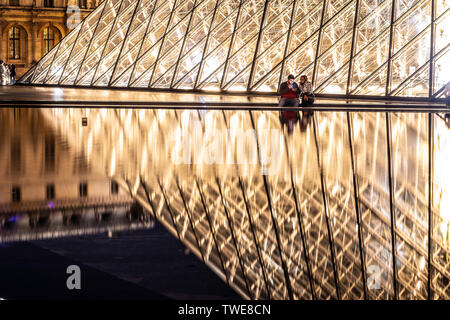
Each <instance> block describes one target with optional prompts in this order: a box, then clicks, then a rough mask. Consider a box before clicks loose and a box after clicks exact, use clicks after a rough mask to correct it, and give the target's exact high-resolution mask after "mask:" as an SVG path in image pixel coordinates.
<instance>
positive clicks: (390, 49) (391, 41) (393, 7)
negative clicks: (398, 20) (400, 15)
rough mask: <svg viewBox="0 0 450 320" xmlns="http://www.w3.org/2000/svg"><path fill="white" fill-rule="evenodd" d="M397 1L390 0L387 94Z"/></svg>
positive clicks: (389, 84) (387, 92)
mask: <svg viewBox="0 0 450 320" xmlns="http://www.w3.org/2000/svg"><path fill="white" fill-rule="evenodd" d="M396 3H397V1H394V0H392V8H391V25H390V31H389V51H388V60H387V71H386V91H385V95H386V96H388V95H389V91H390V89H391V64H392V55H393V52H394V22H395V14H396V10H395V8H396V6H395V4H396Z"/></svg>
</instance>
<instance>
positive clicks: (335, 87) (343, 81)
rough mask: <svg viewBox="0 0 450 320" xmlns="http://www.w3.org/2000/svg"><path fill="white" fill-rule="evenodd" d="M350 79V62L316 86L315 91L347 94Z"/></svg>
mask: <svg viewBox="0 0 450 320" xmlns="http://www.w3.org/2000/svg"><path fill="white" fill-rule="evenodd" d="M347 81H348V64H347V65H345V66H343V67H342V68H341V70H340V71H338V72H337V73H335V74H334V75H333V76H331V78H330V79H328V80H327V81H325V82H323V83H322V84H320V87H316V90H315V92H318V93H329V94H346V93H347Z"/></svg>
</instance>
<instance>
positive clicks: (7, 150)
mask: <svg viewBox="0 0 450 320" xmlns="http://www.w3.org/2000/svg"><path fill="white" fill-rule="evenodd" d="M0 177H1V180H0V242H2V241H14V240H19V239H23V240H24V239H36V238H49V237H58V236H64V235H75V234H86V233H97V232H106V231H108V232H109V233H112V232H114V231H118V230H122V229H129V228H138V227H143V226H148V225H149V222H150V221H149V215H148V214H147V212H144V211H143V210H142V209H141V208H140V207H139V206H137V205H136V204H134V202H133V200H132V198H131V197H130V195H129V193H128V192H126V191H124V190H123V189H121V188H119V186H118V185H117V183H115V182H114V181H110V180H109V179H107V178H106V177H105V176H103V175H101V174H97V173H95V172H93V171H92V170H91V168H90V166H89V165H88V163H87V160H86V158H85V157H84V156H83V155H82V154H80V155H76V154H74V153H72V152H71V150H70V148H69V147H68V144H67V142H65V141H63V140H61V139H60V138H59V137H58V136H56V135H55V133H54V132H53V131H52V129H51V128H50V127H48V126H46V125H45V123H44V121H43V119H42V118H41V116H40V114H39V112H37V111H32V110H21V109H15V110H12V109H10V110H1V111H0Z"/></svg>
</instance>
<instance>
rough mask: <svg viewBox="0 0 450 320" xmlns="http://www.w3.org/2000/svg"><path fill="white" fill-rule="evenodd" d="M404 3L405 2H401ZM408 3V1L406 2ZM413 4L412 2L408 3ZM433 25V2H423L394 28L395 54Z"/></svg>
mask: <svg viewBox="0 0 450 320" xmlns="http://www.w3.org/2000/svg"><path fill="white" fill-rule="evenodd" d="M401 2H403V1H401ZM405 2H406V1H405ZM407 2H412V1H407ZM430 23H431V1H429V0H427V1H421V3H420V5H419V6H418V7H416V8H415V9H414V11H412V12H410V13H409V14H408V15H406V16H405V17H402V19H401V20H400V22H399V23H397V24H396V25H395V26H394V34H393V42H394V54H395V53H397V52H398V51H399V50H400V49H401V48H403V47H404V46H406V45H408V44H409V42H410V41H411V40H412V39H413V38H414V37H415V36H417V35H418V34H419V33H420V32H421V31H422V30H424V29H425V28H426V27H427V26H429V25H430Z"/></svg>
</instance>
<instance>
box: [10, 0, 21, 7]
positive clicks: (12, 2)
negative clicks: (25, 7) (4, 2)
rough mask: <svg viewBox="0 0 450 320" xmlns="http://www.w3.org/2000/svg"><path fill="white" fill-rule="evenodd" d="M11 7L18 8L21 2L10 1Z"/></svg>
mask: <svg viewBox="0 0 450 320" xmlns="http://www.w3.org/2000/svg"><path fill="white" fill-rule="evenodd" d="M9 5H10V6H18V5H20V4H19V0H9Z"/></svg>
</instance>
